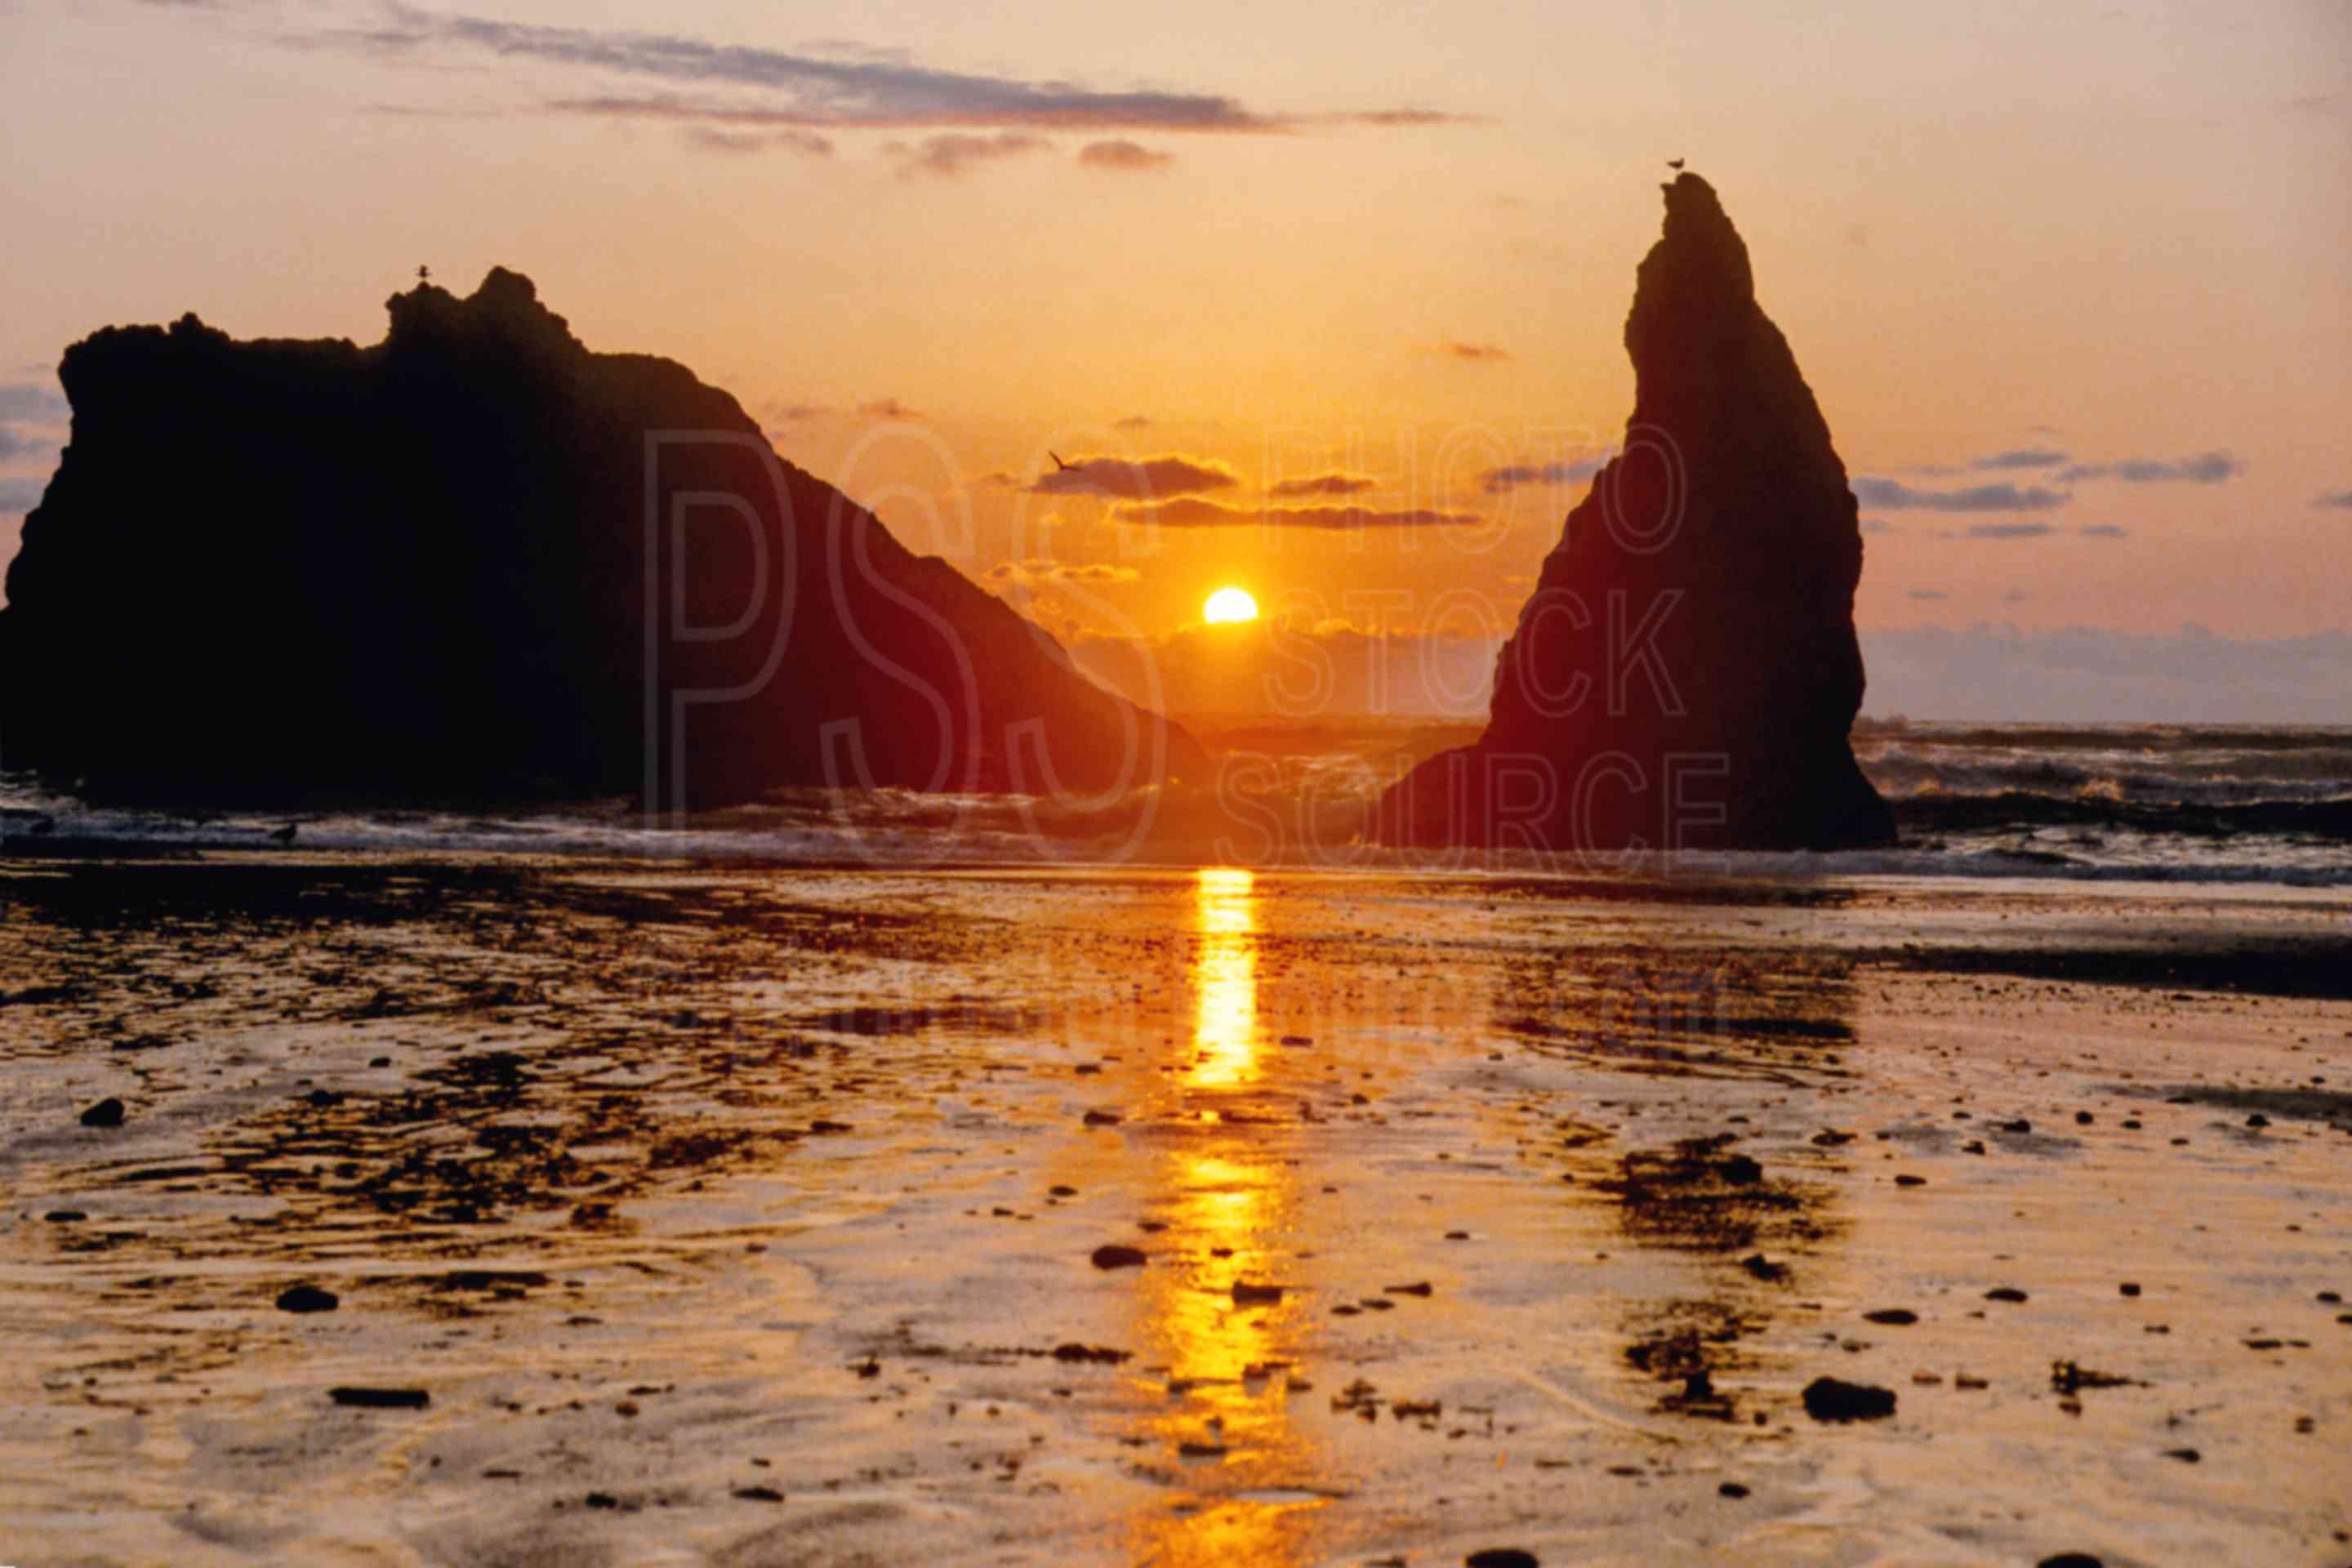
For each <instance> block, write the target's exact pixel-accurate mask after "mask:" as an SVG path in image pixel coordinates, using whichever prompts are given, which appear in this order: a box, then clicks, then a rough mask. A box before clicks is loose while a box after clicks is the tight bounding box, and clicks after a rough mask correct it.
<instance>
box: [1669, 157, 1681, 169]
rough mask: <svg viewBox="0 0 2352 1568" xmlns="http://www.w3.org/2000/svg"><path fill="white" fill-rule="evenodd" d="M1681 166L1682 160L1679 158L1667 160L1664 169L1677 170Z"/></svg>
mask: <svg viewBox="0 0 2352 1568" xmlns="http://www.w3.org/2000/svg"><path fill="white" fill-rule="evenodd" d="M1682 166H1683V160H1682V159H1680V158H1669V159H1667V160H1666V167H1667V168H1669V169H1679V168H1681V167H1682Z"/></svg>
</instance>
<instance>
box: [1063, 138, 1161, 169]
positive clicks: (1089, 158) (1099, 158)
mask: <svg viewBox="0 0 2352 1568" xmlns="http://www.w3.org/2000/svg"><path fill="white" fill-rule="evenodd" d="M1175 161H1176V154H1175V153H1162V152H1159V151H1157V150H1156V149H1154V148H1150V147H1146V146H1145V145H1144V144H1143V143H1142V142H1128V141H1124V140H1121V141H1112V142H1087V144H1086V145H1085V146H1083V147H1081V148H1079V149H1078V167H1080V168H1082V169H1102V170H1107V171H1108V172H1110V173H1112V174H1151V173H1153V172H1154V171H1156V170H1160V169H1164V168H1166V167H1168V165H1169V164H1171V163H1174V162H1175Z"/></svg>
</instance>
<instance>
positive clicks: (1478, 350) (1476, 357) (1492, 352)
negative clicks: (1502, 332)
mask: <svg viewBox="0 0 2352 1568" xmlns="http://www.w3.org/2000/svg"><path fill="white" fill-rule="evenodd" d="M1430 352H1431V353H1435V354H1441V355H1443V356H1444V357H1445V358H1447V359H1458V360H1465V361H1467V362H1469V363H1473V364H1488V363H1496V362H1498V361H1502V360H1507V359H1509V358H1511V357H1512V355H1511V351H1510V350H1508V349H1506V348H1500V347H1497V346H1496V345H1495V344H1493V343H1465V342H1443V343H1439V344H1437V345H1435V346H1434V347H1433V348H1432V349H1431V350H1430Z"/></svg>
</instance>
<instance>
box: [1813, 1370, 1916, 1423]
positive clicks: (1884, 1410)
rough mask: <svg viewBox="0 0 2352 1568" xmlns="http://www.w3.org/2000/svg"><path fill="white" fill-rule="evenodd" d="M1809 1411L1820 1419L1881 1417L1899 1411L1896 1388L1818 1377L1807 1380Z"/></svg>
mask: <svg viewBox="0 0 2352 1568" xmlns="http://www.w3.org/2000/svg"><path fill="white" fill-rule="evenodd" d="M1804 1400H1805V1414H1806V1415H1810V1416H1811V1417H1812V1418H1813V1419H1814V1420H1816V1421H1878V1420H1883V1419H1884V1418H1885V1417H1886V1416H1889V1415H1894V1414H1895V1391H1894V1390H1893V1389H1891V1388H1879V1387H1875V1386H1874V1385H1873V1384H1867V1383H1847V1382H1845V1381H1844V1380H1843V1379H1841V1378H1834V1377H1817V1378H1815V1379H1813V1381H1812V1382H1811V1383H1809V1384H1805V1393H1804Z"/></svg>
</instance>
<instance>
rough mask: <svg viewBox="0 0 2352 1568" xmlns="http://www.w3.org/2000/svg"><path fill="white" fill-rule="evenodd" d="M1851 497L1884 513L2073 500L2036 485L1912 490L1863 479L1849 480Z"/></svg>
mask: <svg viewBox="0 0 2352 1568" xmlns="http://www.w3.org/2000/svg"><path fill="white" fill-rule="evenodd" d="M1853 493H1854V498H1855V499H1856V500H1859V501H1861V502H1862V504H1863V505H1864V506H1869V507H1883V508H1885V510H1888V511H1907V510H1916V511H2047V510H2050V509H2051V508H2052V507H2060V506H2064V505H2065V504H2066V503H2067V502H2068V501H2070V500H2074V497H2072V496H2069V495H2064V494H2062V493H2061V492H2059V491H2057V490H2045V489H2041V488H2040V487H2039V486H2032V487H2029V488H2027V489H2018V488H2017V487H2016V486H2015V485H2012V484H2009V483H2006V482H2004V483H2001V484H1996V485H1972V486H1970V487H1969V488H1968V489H1959V490H1921V489H1912V488H1911V487H1910V486H1909V485H1906V484H1904V483H1903V482H1902V481H1901V480H1899V479H1871V478H1868V477H1866V476H1865V477H1864V478H1861V479H1855V480H1854V481H1853Z"/></svg>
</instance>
